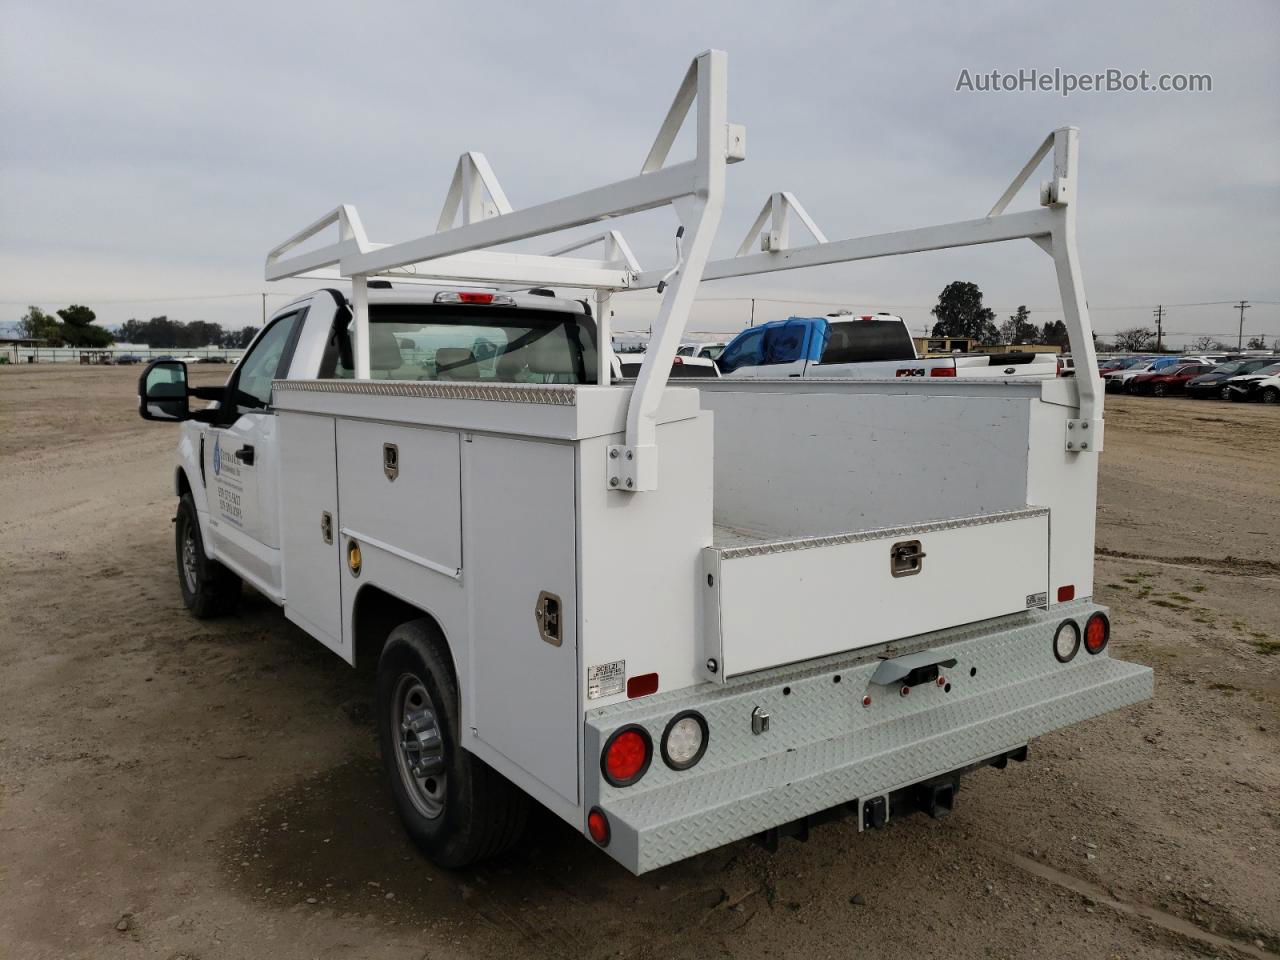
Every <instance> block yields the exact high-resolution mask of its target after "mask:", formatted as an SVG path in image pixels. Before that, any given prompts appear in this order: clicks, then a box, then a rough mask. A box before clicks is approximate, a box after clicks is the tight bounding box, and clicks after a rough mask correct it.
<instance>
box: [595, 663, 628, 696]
mask: <svg viewBox="0 0 1280 960" xmlns="http://www.w3.org/2000/svg"><path fill="white" fill-rule="evenodd" d="M626 688H627V661H625V660H614V661H613V662H612V663H597V664H595V665H594V666H590V667H587V699H588V700H599V699H600V698H601V697H612V696H613V695H614V694H615V693H622V691H623V690H625V689H626Z"/></svg>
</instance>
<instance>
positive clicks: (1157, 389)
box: [1151, 383, 1169, 397]
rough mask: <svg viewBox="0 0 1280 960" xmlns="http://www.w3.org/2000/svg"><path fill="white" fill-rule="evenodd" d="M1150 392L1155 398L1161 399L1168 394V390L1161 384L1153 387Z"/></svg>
mask: <svg viewBox="0 0 1280 960" xmlns="http://www.w3.org/2000/svg"><path fill="white" fill-rule="evenodd" d="M1151 392H1152V393H1153V394H1155V395H1156V396H1157V397H1163V396H1165V395H1167V394H1168V392H1169V388H1168V387H1166V386H1165V385H1164V384H1163V383H1157V384H1156V385H1155V386H1154V387H1152V388H1151Z"/></svg>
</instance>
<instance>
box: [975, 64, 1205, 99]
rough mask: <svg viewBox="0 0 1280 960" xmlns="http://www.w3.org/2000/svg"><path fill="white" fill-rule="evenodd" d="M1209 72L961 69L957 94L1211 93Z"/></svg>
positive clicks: (1032, 68)
mask: <svg viewBox="0 0 1280 960" xmlns="http://www.w3.org/2000/svg"><path fill="white" fill-rule="evenodd" d="M1212 92H1213V76H1212V75H1211V74H1208V73H1152V72H1151V71H1149V70H1138V71H1136V72H1134V71H1129V70H1119V69H1115V68H1109V69H1107V70H1103V71H1100V72H1098V73H1073V72H1071V71H1068V70H1063V69H1061V68H1060V67H1055V68H1054V69H1052V70H1038V69H1036V68H1034V67H1029V68H1028V67H1023V68H1019V69H1018V70H1015V71H1011V72H1006V71H1002V70H970V69H968V68H967V67H965V68H963V69H961V71H960V76H959V77H957V78H956V93H1056V94H1059V95H1060V96H1063V97H1069V96H1071V95H1072V94H1075V93H1212Z"/></svg>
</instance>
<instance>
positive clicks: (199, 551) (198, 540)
mask: <svg viewBox="0 0 1280 960" xmlns="http://www.w3.org/2000/svg"><path fill="white" fill-rule="evenodd" d="M173 537H174V547H175V549H176V553H177V561H178V586H179V587H181V589H182V602H183V603H184V604H185V605H186V608H187V609H188V610H190V611H191V613H192V614H193V615H194V616H195V617H196V618H197V619H200V620H204V619H207V618H209V617H216V616H220V615H222V614H226V613H231V612H233V611H234V610H235V608H236V604H237V603H239V601H240V578H239V577H237V576H236V575H235V574H234V573H232V572H231V571H230V570H228V569H227V568H226V567H224V566H223V565H222V564H220V563H219V562H218V561H217V560H213V559H210V558H209V557H208V556H207V555H206V554H205V552H204V539H203V538H202V537H201V536H200V518H199V516H198V514H197V513H196V502H195V500H194V499H193V498H192V496H191V494H190V493H189V492H188V493H184V494H183V495H182V498H181V499H180V500H179V501H178V515H177V516H176V517H175V518H174V524H173Z"/></svg>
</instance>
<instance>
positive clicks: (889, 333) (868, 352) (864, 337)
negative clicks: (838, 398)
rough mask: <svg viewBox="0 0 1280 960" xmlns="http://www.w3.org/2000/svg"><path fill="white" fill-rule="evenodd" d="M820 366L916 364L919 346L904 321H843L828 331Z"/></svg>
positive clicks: (832, 325) (835, 323)
mask: <svg viewBox="0 0 1280 960" xmlns="http://www.w3.org/2000/svg"><path fill="white" fill-rule="evenodd" d="M827 329H828V336H827V343H826V346H824V347H823V349H822V358H821V359H820V360H819V361H818V362H819V363H870V362H874V361H892V360H914V359H916V350H915V344H913V343H912V342H911V334H909V333H908V332H907V326H906V324H904V323H903V322H902V321H901V320H879V319H876V318H871V319H868V320H840V321H835V322H833V323H831V325H830V326H829V327H828V328H827Z"/></svg>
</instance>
